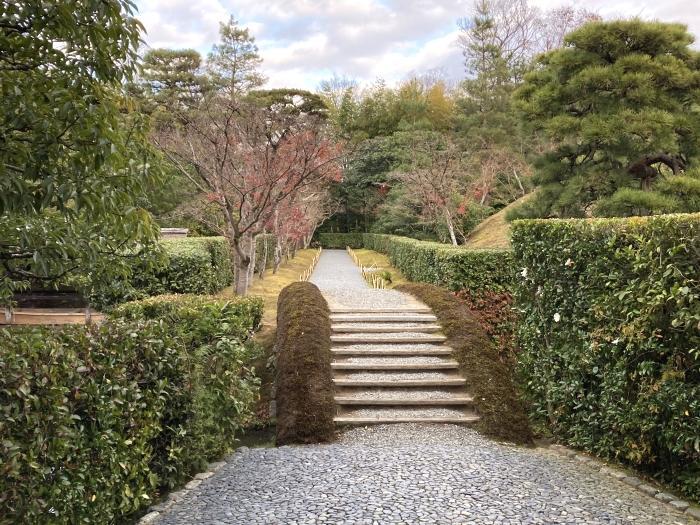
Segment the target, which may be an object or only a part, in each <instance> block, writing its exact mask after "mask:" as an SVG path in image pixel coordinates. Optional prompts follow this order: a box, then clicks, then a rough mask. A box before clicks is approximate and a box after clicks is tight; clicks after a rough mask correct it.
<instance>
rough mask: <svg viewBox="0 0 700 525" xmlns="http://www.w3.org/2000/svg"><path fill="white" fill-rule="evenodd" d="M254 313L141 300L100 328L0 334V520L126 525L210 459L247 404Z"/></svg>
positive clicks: (193, 300) (242, 305) (247, 306)
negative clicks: (162, 493)
mask: <svg viewBox="0 0 700 525" xmlns="http://www.w3.org/2000/svg"><path fill="white" fill-rule="evenodd" d="M261 312H262V305H261V302H260V301H259V300H257V299H241V300H237V301H234V302H228V301H221V300H209V299H206V298H202V297H177V298H152V299H148V300H147V301H144V302H140V303H135V304H127V305H123V306H122V307H121V308H120V309H119V310H118V311H117V312H115V314H114V318H112V319H109V320H107V321H106V322H105V323H103V324H102V326H100V327H84V326H73V327H65V328H60V329H54V328H47V327H40V328H12V329H10V328H6V329H3V330H0V407H2V423H0V473H1V475H0V523H8V524H9V523H39V524H43V523H52V524H55V523H59V524H73V523H115V522H116V523H121V522H125V521H127V520H128V519H129V517H130V516H133V515H134V514H136V513H138V512H139V510H140V509H142V508H143V507H146V506H148V505H149V504H151V503H152V502H153V501H154V500H155V499H156V498H157V497H158V495H159V493H160V491H161V490H163V489H164V488H168V487H172V486H175V485H177V484H179V483H181V482H182V481H184V480H185V479H187V478H188V477H190V476H191V475H192V474H193V473H194V472H196V471H197V470H199V469H200V468H202V467H203V466H204V465H205V464H206V462H208V461H210V460H211V459H213V458H216V457H220V456H221V454H223V453H224V452H225V451H226V450H228V449H229V448H231V446H232V444H233V438H234V435H235V433H236V432H237V431H238V430H239V428H240V427H241V425H243V424H245V422H246V421H247V420H248V418H249V417H250V416H251V412H252V408H253V406H254V400H255V397H256V394H257V388H258V387H257V380H256V378H255V377H254V375H253V371H252V370H250V369H249V368H248V365H247V363H249V362H250V361H251V359H252V356H251V352H253V350H251V349H250V348H249V347H248V346H247V345H246V339H247V337H248V335H249V334H250V333H251V332H252V330H253V329H254V328H255V327H256V325H257V323H258V322H259V320H260V316H261ZM150 318H154V319H158V320H151V319H150Z"/></svg>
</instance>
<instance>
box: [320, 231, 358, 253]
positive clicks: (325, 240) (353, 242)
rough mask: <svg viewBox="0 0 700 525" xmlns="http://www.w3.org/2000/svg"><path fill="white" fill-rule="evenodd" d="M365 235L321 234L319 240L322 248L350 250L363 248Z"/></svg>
mask: <svg viewBox="0 0 700 525" xmlns="http://www.w3.org/2000/svg"><path fill="white" fill-rule="evenodd" d="M363 235H364V234H363V233H319V234H318V236H317V238H318V242H319V244H320V245H321V247H322V248H328V249H330V250H337V249H343V250H344V249H345V248H346V247H347V246H350V248H363V247H364V241H363V239H362V237H363Z"/></svg>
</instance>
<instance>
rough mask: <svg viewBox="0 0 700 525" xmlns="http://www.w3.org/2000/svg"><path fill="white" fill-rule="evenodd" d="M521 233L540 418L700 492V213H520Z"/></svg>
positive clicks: (523, 358)
mask: <svg viewBox="0 0 700 525" xmlns="http://www.w3.org/2000/svg"><path fill="white" fill-rule="evenodd" d="M512 239H513V249H514V253H515V261H516V263H515V264H516V265H517V267H518V269H519V273H520V275H519V278H518V280H517V285H516V287H515V299H516V306H517V307H518V308H519V310H520V312H521V317H520V327H519V333H518V338H519V342H520V347H521V352H520V354H519V369H520V373H521V374H522V378H523V384H524V386H525V390H526V393H527V396H528V398H529V400H530V402H531V404H532V413H533V416H534V417H535V418H536V419H537V420H538V421H539V422H541V424H542V425H546V426H547V427H548V428H549V429H550V430H551V431H552V432H553V433H554V435H555V436H557V437H558V438H560V439H561V440H562V441H564V442H566V443H568V444H570V445H573V446H575V447H580V448H583V449H586V450H588V451H590V452H593V453H595V454H598V455H600V456H602V457H606V458H615V459H618V460H620V461H622V462H626V463H629V464H632V465H635V466H637V467H640V468H642V469H644V470H646V471H647V472H649V473H652V474H654V475H655V476H657V477H658V478H660V479H663V480H665V481H668V482H671V483H674V484H675V485H677V486H678V487H679V488H680V489H681V490H682V491H683V492H684V493H685V494H686V495H687V496H689V497H691V498H694V499H696V500H698V499H700V215H699V214H694V215H666V216H656V217H647V218H632V219H599V220H528V221H517V222H515V223H514V224H513V235H512Z"/></svg>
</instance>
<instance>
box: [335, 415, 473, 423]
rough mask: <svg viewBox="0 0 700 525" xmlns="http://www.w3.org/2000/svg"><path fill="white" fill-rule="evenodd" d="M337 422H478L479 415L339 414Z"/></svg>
mask: <svg viewBox="0 0 700 525" xmlns="http://www.w3.org/2000/svg"><path fill="white" fill-rule="evenodd" d="M333 421H334V422H335V423H338V424H341V425H381V424H385V423H476V422H477V421H479V416H467V415H465V416H464V417H376V418H367V417H350V416H347V417H346V416H339V417H336V418H333Z"/></svg>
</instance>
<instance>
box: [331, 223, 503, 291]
mask: <svg viewBox="0 0 700 525" xmlns="http://www.w3.org/2000/svg"><path fill="white" fill-rule="evenodd" d="M319 241H320V243H321V246H323V247H324V248H344V247H345V246H350V247H351V248H368V249H370V250H374V251H377V252H381V253H384V254H386V255H388V256H389V259H390V260H391V264H392V265H394V266H395V267H396V268H397V269H398V270H400V271H401V273H403V275H404V276H405V277H406V278H407V279H409V280H411V281H415V282H424V283H429V284H435V285H437V286H442V287H444V288H447V289H449V290H452V291H467V292H469V293H471V294H474V295H479V294H481V293H483V292H485V291H487V290H488V291H490V292H504V291H509V290H510V288H511V287H512V285H513V280H514V275H515V272H514V271H513V256H512V252H511V251H509V250H472V249H468V248H463V247H455V246H451V245H449V244H441V243H437V242H427V241H418V240H416V239H410V238H408V237H399V236H396V235H384V234H377V233H364V234H355V233H345V234H342V233H335V234H320V235H319Z"/></svg>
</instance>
